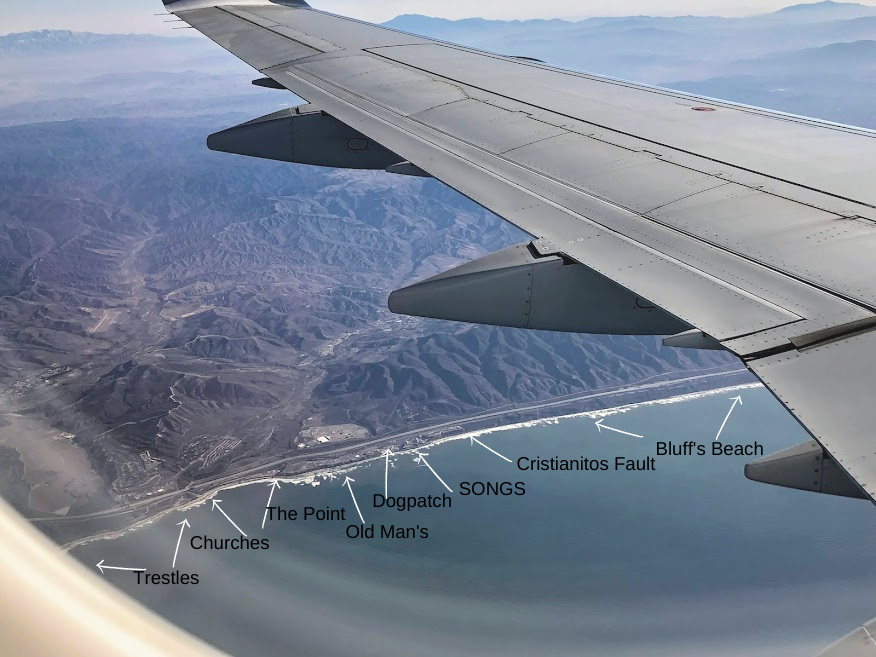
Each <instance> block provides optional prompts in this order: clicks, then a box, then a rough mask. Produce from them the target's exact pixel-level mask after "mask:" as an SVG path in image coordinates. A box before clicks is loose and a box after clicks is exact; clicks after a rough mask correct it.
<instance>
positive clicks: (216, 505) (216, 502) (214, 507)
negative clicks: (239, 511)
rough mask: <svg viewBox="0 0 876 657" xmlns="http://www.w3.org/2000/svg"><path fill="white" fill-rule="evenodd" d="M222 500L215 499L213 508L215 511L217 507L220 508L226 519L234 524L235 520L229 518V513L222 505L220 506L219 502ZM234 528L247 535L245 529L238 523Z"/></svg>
mask: <svg viewBox="0 0 876 657" xmlns="http://www.w3.org/2000/svg"><path fill="white" fill-rule="evenodd" d="M221 501H222V500H213V510H214V511H215V510H216V509H219V513H221V514H222V515H223V516H225V519H226V520H227V521H228V522H230V523H231V524H232V525H234V521H233V520H232V519H231V518H229V517H228V514H227V513H225V512H224V511H223V510H222V507H221V506H219V502H221ZM234 528H235V529H236V530H237V531H239V532H240V533H241V534H242V535H243V536H246V534H245V533H244V532H243V530H242V529H241V528H240V527H238V526H237V525H234Z"/></svg>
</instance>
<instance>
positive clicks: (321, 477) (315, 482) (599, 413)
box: [63, 383, 763, 551]
mask: <svg viewBox="0 0 876 657" xmlns="http://www.w3.org/2000/svg"><path fill="white" fill-rule="evenodd" d="M762 387H763V384H761V383H745V384H741V385H735V386H727V387H724V388H715V389H713V390H704V391H701V392H691V393H688V394H685V395H676V396H675V397H666V398H664V399H652V400H649V401H643V402H636V403H635V404H626V405H624V406H616V407H614V408H604V409H601V410H596V411H584V412H582V413H571V414H568V415H558V416H554V417H547V418H540V419H537V420H529V421H527V422H516V423H514V424H504V425H502V426H498V427H490V428H487V429H478V430H476V431H468V432H465V433H460V434H455V435H452V436H442V437H441V438H436V439H435V440H432V441H429V442H427V443H424V444H422V445H417V446H416V447H412V448H410V449H405V450H401V451H398V452H393V456H402V455H409V454H414V453H416V452H419V451H423V450H425V449H431V448H433V447H437V446H439V445H443V444H444V443H449V442H451V441H456V440H469V439H470V438H478V437H480V436H486V435H488V434H492V433H499V432H502V431H511V430H513V429H528V428H531V427H538V426H543V425H548V424H559V423H560V422H561V421H563V420H571V419H577V418H591V419H599V418H603V417H610V416H612V415H619V414H621V413H628V412H630V411H633V410H635V409H637V408H641V407H643V406H655V405H658V404H679V403H682V402H686V401H691V400H694V399H702V398H703V397H712V396H714V395H723V394H726V393H728V392H737V391H739V390H751V389H754V388H762ZM384 458H385V456H384V454H380V455H378V456H373V457H370V458H367V459H362V460H361V461H357V462H355V463H349V464H347V465H343V466H331V467H327V468H326V469H324V470H316V471H314V472H309V473H307V474H304V475H296V476H293V477H282V476H280V477H265V478H261V479H254V480H249V481H242V482H240V483H236V484H230V485H226V486H222V487H221V488H216V489H215V490H211V491H209V492H207V493H204V494H203V495H201V496H200V497H198V498H197V499H195V500H193V501H189V502H186V503H184V504H180V505H179V506H176V507H173V508H170V509H167V510H166V511H162V512H161V513H158V514H156V515H154V516H150V517H149V518H145V519H143V520H141V521H139V522H137V523H135V524H133V525H131V526H130V527H126V528H125V529H122V530H119V531H114V532H107V533H105V534H99V535H97V536H89V537H88V538H83V539H79V540H77V541H73V542H72V543H69V544H67V545H65V546H63V549H64V550H67V551H69V550H72V549H74V548H77V547H80V546H82V545H85V544H86V543H91V542H93V541H100V540H109V539H115V538H121V537H122V536H124V535H125V534H128V533H130V532H133V531H136V530H138V529H141V528H142V527H146V526H148V525H151V524H153V523H155V522H157V521H158V520H160V519H161V518H162V517H164V516H165V515H168V514H170V513H177V512H182V511H187V510H189V509H194V508H197V507H199V506H203V505H204V504H207V503H208V502H210V500H212V499H213V498H215V497H216V496H217V495H219V493H221V492H222V491H226V490H233V489H235V488H242V487H243V486H256V485H259V484H270V483H272V482H274V481H279V482H280V483H281V484H291V485H293V486H319V485H320V484H321V483H322V482H323V481H334V480H335V479H339V478H345V477H346V475H348V474H350V473H351V472H354V471H355V470H357V469H359V468H361V467H363V466H366V465H368V464H370V463H373V462H375V461H380V460H383V459H384ZM390 463H392V462H391V461H390ZM265 490H266V491H267V488H266V489H265ZM265 499H266V500H267V497H266V498H265Z"/></svg>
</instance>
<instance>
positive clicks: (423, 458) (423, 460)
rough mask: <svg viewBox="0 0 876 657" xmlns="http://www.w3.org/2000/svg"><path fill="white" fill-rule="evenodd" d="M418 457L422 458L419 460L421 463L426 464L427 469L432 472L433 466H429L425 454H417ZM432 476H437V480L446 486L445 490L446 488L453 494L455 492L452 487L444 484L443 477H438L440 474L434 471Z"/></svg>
mask: <svg viewBox="0 0 876 657" xmlns="http://www.w3.org/2000/svg"><path fill="white" fill-rule="evenodd" d="M417 456H419V457H420V459H419V460H420V461H422V462H423V463H425V464H426V467H427V468H429V469H430V470H432V466H431V465H429V462H428V461H427V460H426V455H425V454H421V453H420V452H417ZM432 474H433V475H435V478H436V479H438V481H440V482H441V483H442V485H443V486H444V488H446V489H447V490H449V491H450V492H451V493H452V492H453V491H452V490H451V489H450V486H448V485H447V484H445V483H444V480H443V479H442V478H441V477H439V476H438V473H437V472H435V470H432Z"/></svg>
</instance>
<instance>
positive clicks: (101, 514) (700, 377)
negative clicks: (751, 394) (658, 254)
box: [31, 368, 745, 524]
mask: <svg viewBox="0 0 876 657" xmlns="http://www.w3.org/2000/svg"><path fill="white" fill-rule="evenodd" d="M743 372H745V370H743V369H732V370H728V369H724V368H720V370H719V371H715V372H707V373H700V374H696V375H691V376H687V377H682V378H678V379H669V380H662V381H655V382H653V383H644V384H642V383H639V384H637V385H634V386H627V387H614V388H602V389H597V390H592V391H590V392H587V393H584V394H579V395H569V396H566V397H559V398H555V399H552V400H550V401H548V402H541V403H535V404H527V405H518V406H515V405H511V404H509V405H507V406H503V407H500V408H496V409H492V410H490V411H485V412H483V413H479V414H476V415H470V416H466V417H463V418H457V419H454V420H448V421H445V422H440V423H437V424H432V425H428V426H420V427H415V428H411V429H406V430H403V431H400V432H396V433H392V434H387V435H385V436H381V437H379V438H373V439H371V440H366V441H362V442H357V443H354V444H352V445H345V446H342V447H336V448H329V449H321V450H319V451H310V450H309V451H308V453H307V454H302V453H301V451H295V452H294V453H293V452H291V451H289V452H286V453H285V454H280V455H274V456H272V457H270V459H269V460H266V462H265V463H260V464H257V465H253V466H250V467H248V468H246V469H245V470H237V471H235V472H233V473H229V474H226V475H222V476H220V477H215V478H211V479H206V480H203V481H199V482H197V483H193V484H190V485H189V486H187V487H186V488H184V489H181V490H177V491H172V492H169V493H164V494H162V495H156V496H154V497H151V498H149V499H147V500H142V501H140V502H135V503H133V504H130V505H128V506H125V507H117V508H113V509H106V510H103V511H97V512H94V513H89V514H83V515H76V516H65V517H50V518H32V519H31V522H33V523H41V524H58V523H68V522H76V521H82V520H96V519H105V518H113V517H116V516H123V515H127V514H130V513H134V512H136V511H142V510H146V509H149V508H150V507H153V506H156V505H161V506H162V507H163V508H166V504H165V503H167V502H172V501H174V500H177V499H180V498H183V497H186V496H189V497H196V496H198V495H199V494H203V493H205V492H208V491H210V490H215V489H217V488H222V487H223V486H227V485H230V484H240V483H244V482H245V481H246V480H247V479H250V478H253V479H254V478H256V477H255V475H257V474H259V473H262V475H263V473H264V471H266V470H274V471H276V470H277V469H278V468H280V467H285V466H286V465H287V464H288V463H290V462H300V461H313V460H316V459H317V458H318V459H319V460H324V459H325V458H330V457H333V456H337V455H340V454H346V453H356V452H361V451H362V450H363V449H368V448H371V447H380V446H384V445H386V444H388V443H393V442H397V441H400V440H405V439H408V438H413V437H418V436H420V435H422V434H434V433H436V432H440V431H441V430H442V429H449V428H460V429H463V430H464V428H465V426H466V425H470V424H474V423H481V422H484V421H487V420H491V419H496V418H501V417H503V416H506V415H509V414H511V413H532V412H535V411H542V410H550V409H552V408H557V407H562V406H567V405H569V404H572V403H580V402H586V401H588V400H593V399H600V398H606V399H608V398H611V397H619V396H625V395H630V394H633V393H641V392H645V391H656V390H660V389H663V388H671V387H676V386H679V385H691V384H701V385H702V389H703V390H708V389H709V388H710V387H716V386H710V385H708V384H709V383H711V382H718V381H720V380H721V379H726V378H727V377H729V376H733V375H737V374H740V373H743ZM654 398H659V396H658V395H654ZM460 433H462V431H461V432H460ZM351 462H352V460H351ZM338 465H340V464H338ZM324 467H325V465H323V464H321V465H317V466H315V467H314V468H312V470H319V469H323V468H324ZM306 472H307V471H304V472H301V473H296V476H300V475H301V474H306Z"/></svg>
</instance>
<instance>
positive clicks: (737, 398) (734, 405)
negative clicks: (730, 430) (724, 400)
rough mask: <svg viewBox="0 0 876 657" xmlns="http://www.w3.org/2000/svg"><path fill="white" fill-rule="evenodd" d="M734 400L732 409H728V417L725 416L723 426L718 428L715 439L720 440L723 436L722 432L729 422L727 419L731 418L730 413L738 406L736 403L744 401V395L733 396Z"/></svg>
mask: <svg viewBox="0 0 876 657" xmlns="http://www.w3.org/2000/svg"><path fill="white" fill-rule="evenodd" d="M732 401H733V406H731V407H730V410H729V411H727V417H725V418H724V421H723V422H722V423H721V428H720V429H718V435H717V436H715V440H718V438H720V437H721V432H722V431H724V425H725V424H727V420H729V419H730V413H732V412H733V409H734V408H736V404H737V403H739V404H741V403H742V396H741V395H740V396H736V397H733V398H732Z"/></svg>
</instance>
